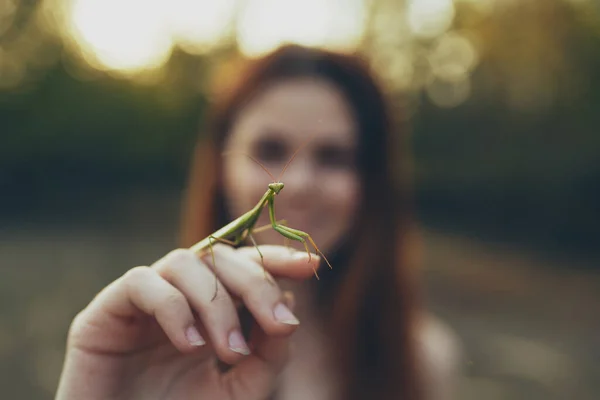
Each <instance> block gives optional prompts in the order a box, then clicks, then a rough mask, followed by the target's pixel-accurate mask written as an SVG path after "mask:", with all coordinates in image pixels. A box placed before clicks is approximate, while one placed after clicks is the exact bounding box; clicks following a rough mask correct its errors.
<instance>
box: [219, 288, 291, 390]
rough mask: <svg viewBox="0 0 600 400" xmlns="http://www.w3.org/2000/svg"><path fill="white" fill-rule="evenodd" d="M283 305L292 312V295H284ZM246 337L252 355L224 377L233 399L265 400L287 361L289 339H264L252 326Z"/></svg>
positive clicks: (280, 337) (261, 333)
mask: <svg viewBox="0 0 600 400" xmlns="http://www.w3.org/2000/svg"><path fill="white" fill-rule="evenodd" d="M284 302H285V304H286V306H287V307H288V308H289V309H290V310H292V311H293V309H294V297H293V294H292V292H285V293H284ZM250 336H251V338H250V343H251V344H252V355H251V356H249V357H246V358H244V359H243V360H242V361H241V362H240V363H238V364H237V365H236V366H235V367H233V368H232V369H231V370H229V371H228V372H227V374H226V377H225V378H226V379H225V382H226V384H227V385H229V390H230V393H232V398H233V399H248V400H259V399H260V400H262V399H264V398H266V397H268V396H269V395H270V394H271V393H272V392H273V390H274V389H275V385H276V382H277V377H278V375H279V373H280V372H281V371H282V370H283V368H284V367H285V365H286V363H287V361H288V358H289V347H290V339H291V336H290V335H288V336H285V337H282V336H277V337H276V336H268V335H267V334H265V332H264V331H263V330H262V329H261V328H260V326H259V325H258V324H255V325H254V326H253V330H252V332H251V335H250Z"/></svg>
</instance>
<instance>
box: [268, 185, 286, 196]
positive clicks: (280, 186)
mask: <svg viewBox="0 0 600 400" xmlns="http://www.w3.org/2000/svg"><path fill="white" fill-rule="evenodd" d="M269 189H271V190H272V191H274V192H275V194H279V192H281V189H283V183H281V182H273V183H269Z"/></svg>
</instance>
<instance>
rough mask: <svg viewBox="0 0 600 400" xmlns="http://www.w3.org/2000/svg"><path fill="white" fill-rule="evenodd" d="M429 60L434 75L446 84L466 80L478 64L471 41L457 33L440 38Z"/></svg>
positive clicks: (450, 33)
mask: <svg viewBox="0 0 600 400" xmlns="http://www.w3.org/2000/svg"><path fill="white" fill-rule="evenodd" d="M428 59H429V63H430V65H431V71H432V72H433V74H434V75H435V76H436V77H437V78H439V79H441V80H443V81H446V82H456V81H462V80H464V79H465V78H466V77H467V76H468V75H469V73H470V72H471V70H473V68H474V67H475V66H476V64H477V62H478V56H477V51H476V50H475V48H474V47H473V45H472V44H471V42H470V41H469V39H467V38H466V37H465V36H463V35H460V34H458V33H456V32H449V33H447V34H445V35H443V36H442V37H440V38H439V39H438V40H437V43H436V45H435V47H434V49H433V51H432V52H431V54H430V55H429V57H428Z"/></svg>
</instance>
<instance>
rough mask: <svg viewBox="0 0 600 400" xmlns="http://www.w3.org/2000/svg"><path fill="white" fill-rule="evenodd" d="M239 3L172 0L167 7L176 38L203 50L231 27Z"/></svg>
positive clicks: (189, 47) (188, 48) (193, 50)
mask: <svg viewBox="0 0 600 400" xmlns="http://www.w3.org/2000/svg"><path fill="white" fill-rule="evenodd" d="M236 6H237V2H236V0H170V1H169V3H168V5H167V7H166V8H167V9H166V10H165V11H166V13H167V18H168V19H169V27H170V31H171V35H172V37H173V40H174V41H175V42H176V43H177V44H178V45H180V46H181V47H182V48H183V49H184V50H185V51H187V52H189V53H192V54H201V53H204V52H205V51H207V50H209V49H211V48H212V47H213V46H215V45H217V44H219V42H220V41H221V40H222V39H223V36H224V35H225V34H226V31H227V30H228V29H230V28H232V25H233V17H234V15H235V10H236Z"/></svg>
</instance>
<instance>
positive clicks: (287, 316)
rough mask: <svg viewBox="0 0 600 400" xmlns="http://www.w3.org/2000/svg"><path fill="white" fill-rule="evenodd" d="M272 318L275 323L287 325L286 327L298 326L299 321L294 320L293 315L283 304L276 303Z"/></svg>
mask: <svg viewBox="0 0 600 400" xmlns="http://www.w3.org/2000/svg"><path fill="white" fill-rule="evenodd" d="M273 316H274V317H275V319H276V320H277V321H279V322H281V323H282V324H287V325H298V324H300V321H298V318H296V316H295V315H294V314H292V312H291V311H290V309H289V308H287V307H286V306H285V304H283V303H278V304H277V305H276V306H275V308H274V309H273Z"/></svg>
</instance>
